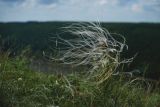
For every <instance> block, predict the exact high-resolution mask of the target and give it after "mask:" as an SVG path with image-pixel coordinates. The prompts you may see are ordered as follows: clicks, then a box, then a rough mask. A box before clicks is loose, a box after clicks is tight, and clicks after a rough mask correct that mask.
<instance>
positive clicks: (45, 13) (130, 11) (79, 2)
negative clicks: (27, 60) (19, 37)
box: [0, 0, 160, 22]
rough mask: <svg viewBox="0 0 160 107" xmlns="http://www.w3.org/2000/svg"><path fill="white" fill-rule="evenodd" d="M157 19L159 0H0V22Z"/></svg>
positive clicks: (158, 15) (159, 17) (159, 7)
mask: <svg viewBox="0 0 160 107" xmlns="http://www.w3.org/2000/svg"><path fill="white" fill-rule="evenodd" d="M8 21H107V22H160V0H0V22H8Z"/></svg>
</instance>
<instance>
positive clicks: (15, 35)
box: [0, 22, 160, 80]
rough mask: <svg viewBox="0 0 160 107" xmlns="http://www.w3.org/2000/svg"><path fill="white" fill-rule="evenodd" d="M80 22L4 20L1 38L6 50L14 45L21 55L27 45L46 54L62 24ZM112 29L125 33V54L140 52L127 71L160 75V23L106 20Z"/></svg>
mask: <svg viewBox="0 0 160 107" xmlns="http://www.w3.org/2000/svg"><path fill="white" fill-rule="evenodd" d="M72 23H76V22H28V23H16V22H15V23H0V35H1V36H0V39H1V41H2V44H3V47H2V45H1V48H2V49H3V50H4V51H6V50H7V49H10V52H11V53H12V55H18V54H20V53H21V51H22V50H24V48H27V49H30V50H31V53H32V55H34V56H36V57H37V56H39V58H41V57H42V55H43V54H42V53H43V51H45V52H46V53H47V52H48V53H51V52H53V50H52V48H53V47H55V44H53V42H52V41H50V38H51V37H56V35H57V34H60V33H61V31H62V30H61V27H64V26H69V25H71V24H72ZM102 27H104V28H107V29H108V30H109V31H110V32H112V33H118V34H122V35H123V36H124V37H125V38H126V44H127V45H128V47H129V48H128V50H127V51H126V50H124V51H123V53H122V54H121V55H122V58H124V57H125V58H130V57H133V56H134V55H136V57H135V58H134V60H133V62H132V63H131V64H130V65H129V67H125V68H124V70H125V71H132V70H134V69H138V70H140V71H144V70H145V69H146V68H147V70H146V74H145V76H146V77H147V78H152V79H157V80H159V79H160V78H159V77H160V72H159V71H160V68H159V63H160V60H159V59H160V51H159V48H160V44H159V43H160V42H159V40H160V36H159V35H160V30H159V29H160V24H158V23H102ZM61 35H62V38H63V39H67V38H74V36H72V35H70V34H69V33H65V34H61Z"/></svg>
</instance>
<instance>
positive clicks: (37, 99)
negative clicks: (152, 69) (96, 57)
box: [0, 55, 160, 107]
mask: <svg viewBox="0 0 160 107" xmlns="http://www.w3.org/2000/svg"><path fill="white" fill-rule="evenodd" d="M0 59H1V60H0V107H159V106H160V87H158V86H159V85H158V84H159V83H158V82H151V81H147V80H145V79H144V78H143V77H141V78H138V77H137V78H130V77H126V76H125V75H121V76H120V75H118V76H111V77H110V78H109V79H107V80H106V81H104V82H103V83H101V84H97V83H96V82H95V81H94V80H91V79H89V78H86V75H85V74H84V73H83V72H81V73H71V74H65V75H63V74H45V73H42V72H35V71H32V70H30V69H28V67H27V65H28V61H27V60H26V59H25V58H21V57H16V58H8V56H7V55H0Z"/></svg>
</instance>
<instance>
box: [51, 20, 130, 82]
mask: <svg viewBox="0 0 160 107" xmlns="http://www.w3.org/2000/svg"><path fill="white" fill-rule="evenodd" d="M64 29H65V30H66V31H65V32H69V33H70V34H72V35H74V36H76V38H74V39H70V40H67V39H63V38H61V37H60V36H58V40H56V45H57V46H58V45H59V44H63V45H65V46H66V47H67V48H66V49H61V52H63V54H62V56H61V57H60V58H58V59H56V58H53V60H59V61H63V62H64V64H72V65H75V66H79V65H90V66H91V69H90V70H89V71H90V74H93V75H91V76H93V77H96V80H98V82H100V83H101V82H103V81H104V80H106V79H107V78H108V77H110V76H111V75H112V74H113V73H117V72H118V71H117V70H116V69H117V67H118V66H119V65H120V64H121V63H128V62H131V61H132V58H131V59H127V60H122V61H121V59H120V54H121V52H122V51H123V49H124V48H125V47H126V49H127V48H128V47H127V45H126V44H125V38H124V37H123V36H122V35H119V34H115V33H109V32H108V30H107V29H104V28H102V27H101V25H100V24H99V23H98V24H95V23H80V24H77V23H76V24H72V25H70V26H68V27H64ZM113 36H114V37H115V38H117V39H121V40H120V41H122V42H120V41H118V40H117V39H115V38H114V37H113Z"/></svg>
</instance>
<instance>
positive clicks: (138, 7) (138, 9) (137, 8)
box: [131, 4, 143, 12]
mask: <svg viewBox="0 0 160 107" xmlns="http://www.w3.org/2000/svg"><path fill="white" fill-rule="evenodd" d="M131 10H132V11H133V12H142V11H143V7H142V6H141V5H140V4H133V5H132V6H131Z"/></svg>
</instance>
